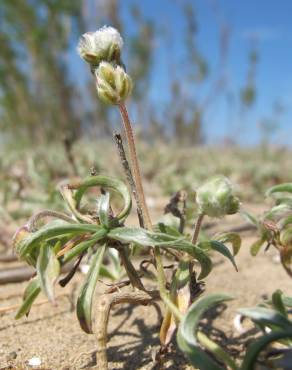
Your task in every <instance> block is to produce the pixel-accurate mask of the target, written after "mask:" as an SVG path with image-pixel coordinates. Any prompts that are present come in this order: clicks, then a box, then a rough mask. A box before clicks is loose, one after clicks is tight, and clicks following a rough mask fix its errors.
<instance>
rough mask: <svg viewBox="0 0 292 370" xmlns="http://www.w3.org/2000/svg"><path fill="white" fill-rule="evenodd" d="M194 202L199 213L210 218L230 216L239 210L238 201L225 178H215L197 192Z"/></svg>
mask: <svg viewBox="0 0 292 370" xmlns="http://www.w3.org/2000/svg"><path fill="white" fill-rule="evenodd" d="M196 201H197V204H198V206H199V210H200V213H202V214H206V215H208V216H210V217H223V216H225V215H232V214H234V213H237V212H238V210H239V205H240V204H239V200H238V198H237V197H235V196H234V194H233V188H232V184H231V183H230V181H229V180H228V179H227V178H226V177H225V176H215V177H213V178H211V179H210V180H209V181H207V182H206V183H205V184H203V185H202V186H201V187H200V188H199V189H198V190H197V195H196Z"/></svg>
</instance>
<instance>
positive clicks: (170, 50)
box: [72, 0, 292, 145]
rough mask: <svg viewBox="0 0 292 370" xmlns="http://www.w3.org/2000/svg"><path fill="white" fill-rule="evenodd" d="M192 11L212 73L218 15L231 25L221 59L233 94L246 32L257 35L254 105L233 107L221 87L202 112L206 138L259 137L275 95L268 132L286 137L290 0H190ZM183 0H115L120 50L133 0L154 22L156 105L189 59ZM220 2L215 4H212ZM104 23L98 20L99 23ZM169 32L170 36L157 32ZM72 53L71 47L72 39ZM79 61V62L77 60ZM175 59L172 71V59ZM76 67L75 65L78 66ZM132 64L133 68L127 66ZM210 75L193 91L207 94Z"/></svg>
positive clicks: (244, 61)
mask: <svg viewBox="0 0 292 370" xmlns="http://www.w3.org/2000/svg"><path fill="white" fill-rule="evenodd" d="M104 1H107V0H104ZM189 1H190V2H191V3H192V4H193V6H194V9H195V11H196V15H197V22H198V36H197V43H198V47H199V50H200V52H201V53H202V55H203V56H204V57H205V58H206V60H207V61H208V62H209V64H210V71H211V79H212V77H214V75H215V72H214V71H216V67H218V61H219V52H218V50H219V48H218V40H219V33H218V30H219V26H218V17H219V19H220V20H221V21H222V20H223V21H224V22H226V23H227V25H228V27H229V28H230V35H231V36H230V45H229V52H228V59H227V65H226V74H227V81H228V90H229V91H230V92H231V93H232V94H233V96H235V97H236V98H238V96H239V92H240V88H242V87H243V85H244V83H245V81H246V76H247V72H248V52H249V50H250V46H251V40H252V39H255V38H256V40H257V42H256V45H257V50H258V54H259V62H258V65H257V68H256V78H255V85H256V88H257V97H256V101H255V104H254V105H253V107H252V108H251V109H249V110H248V111H246V112H245V114H242V112H241V111H240V110H239V107H238V105H234V108H233V109H230V104H229V105H228V103H227V99H226V94H225V95H223V94H222V96H219V98H218V99H216V100H215V101H214V103H213V104H212V106H211V108H210V109H209V110H208V112H207V115H206V116H205V119H204V132H205V136H206V138H207V140H208V142H210V143H212V142H218V141H222V140H223V139H224V138H225V137H227V136H229V137H231V138H235V140H236V141H237V142H240V143H242V144H244V145H246V144H249V145H253V144H257V143H258V142H260V140H261V137H262V136H261V130H260V129H259V122H260V121H261V120H262V119H269V118H271V117H272V114H273V106H274V105H275V103H278V104H279V103H280V105H282V106H283V107H284V110H283V112H282V113H281V115H280V116H278V118H277V125H278V126H277V130H276V131H275V132H274V134H273V137H272V140H273V142H274V143H277V144H290V145H291V137H292V0H245V1H241V0H196V1H192V0H189ZM182 2H183V0H120V2H119V4H120V8H121V16H122V18H123V20H124V22H123V23H124V24H125V30H124V33H123V36H124V38H125V53H126V56H127V57H130V55H129V52H128V51H127V35H128V34H131V33H133V32H134V31H135V27H136V24H135V19H133V18H132V15H131V12H130V6H131V4H135V5H136V6H138V7H139V9H140V11H141V12H142V14H143V15H144V17H146V18H147V19H149V20H151V21H152V22H154V23H155V25H156V28H157V33H156V38H155V44H154V45H155V57H154V60H153V66H152V73H151V84H150V92H149V96H148V98H149V99H151V100H153V101H155V102H156V104H157V106H158V107H161V111H162V112H163V110H164V109H165V107H167V103H168V101H169V91H170V82H171V77H172V74H173V73H175V74H176V75H179V73H180V72H179V68H182V70H183V69H184V63H185V61H186V58H185V54H184V48H183V40H184V35H185V27H186V22H185V16H184V14H183V12H182V7H181V5H180V4H181V3H182ZM214 9H217V10H214ZM99 26H101V25H97V27H96V28H98V27H99ZM161 32H165V34H167V35H168V39H167V40H168V41H166V40H165V38H163V37H160V33H161ZM74 55H75V58H77V56H76V52H75V47H74ZM75 58H73V59H74V61H73V64H72V68H73V69H75V68H78V69H79V70H82V73H84V76H88V70H87V68H86V66H85V65H84V63H82V62H81V60H80V59H79V61H77V60H76V59H75ZM75 62H76V63H75ZM172 63H174V64H175V65H176V71H175V72H174V71H173V70H171V69H170V65H171V64H172ZM75 70H76V69H75ZM129 72H131V71H129ZM210 86H211V85H210V83H208V82H207V83H206V84H205V85H201V86H199V87H196V86H194V88H193V90H194V92H193V93H194V94H195V95H196V96H198V97H201V98H202V97H204V95H205V94H206V91H208V88H210Z"/></svg>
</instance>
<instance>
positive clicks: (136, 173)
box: [119, 104, 152, 230]
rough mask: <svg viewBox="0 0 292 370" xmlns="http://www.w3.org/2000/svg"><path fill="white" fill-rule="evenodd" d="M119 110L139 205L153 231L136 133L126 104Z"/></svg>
mask: <svg viewBox="0 0 292 370" xmlns="http://www.w3.org/2000/svg"><path fill="white" fill-rule="evenodd" d="M119 110H120V113H121V116H122V121H123V124H124V129H125V132H126V136H127V141H128V147H129V154H130V159H131V164H132V171H133V177H134V181H135V185H136V189H137V197H138V199H139V203H140V205H141V208H142V212H143V218H144V220H145V226H146V227H147V229H149V230H152V223H151V219H150V215H149V211H148V207H147V205H146V201H145V195H144V189H143V184H142V179H141V173H140V167H139V163H138V158H137V151H136V145H135V139H134V133H133V130H132V126H131V122H130V119H129V115H128V112H127V108H126V107H125V105H124V104H120V105H119Z"/></svg>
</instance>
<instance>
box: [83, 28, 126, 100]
mask: <svg viewBox="0 0 292 370" xmlns="http://www.w3.org/2000/svg"><path fill="white" fill-rule="evenodd" d="M122 47H123V39H122V37H121V35H120V34H119V32H118V31H117V30H116V29H115V28H113V27H107V26H104V27H102V28H101V29H99V30H97V31H96V32H87V33H85V34H83V35H82V36H81V38H80V40H79V43H78V47H77V51H78V53H79V55H80V56H81V58H83V59H84V60H85V61H86V62H87V63H89V65H90V67H91V70H92V71H93V73H94V75H95V77H96V87H97V93H98V96H99V98H100V99H101V100H102V101H103V102H105V103H107V104H119V103H121V102H123V101H125V100H126V99H127V97H128V96H129V95H130V94H131V91H132V80H131V77H130V76H129V75H128V74H127V73H126V72H125V70H124V68H123V67H122V66H121V64H122V63H121V50H122Z"/></svg>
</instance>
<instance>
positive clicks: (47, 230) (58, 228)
mask: <svg viewBox="0 0 292 370" xmlns="http://www.w3.org/2000/svg"><path fill="white" fill-rule="evenodd" d="M99 228H100V226H98V225H91V224H69V223H66V222H63V221H52V222H50V223H48V224H46V225H45V226H43V227H42V228H41V229H39V230H38V231H36V232H35V233H33V234H31V235H30V236H28V237H27V238H25V239H23V240H22V241H21V242H20V244H21V246H20V247H19V248H18V250H17V253H18V254H19V255H20V257H24V256H25V255H26V254H29V253H30V252H31V250H32V249H34V248H36V247H38V246H39V245H40V244H41V243H42V242H43V241H47V240H50V239H53V238H56V237H60V236H62V235H66V234H74V233H90V232H91V233H94V232H96V231H98V230H99Z"/></svg>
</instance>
